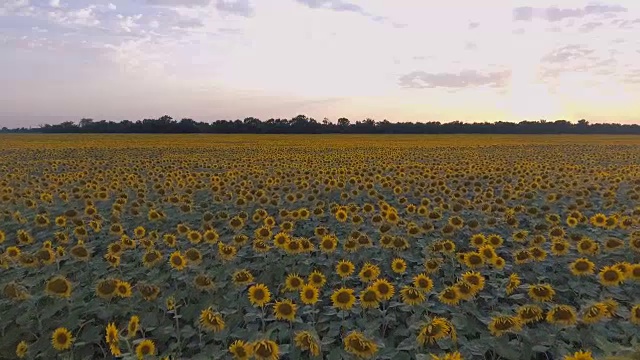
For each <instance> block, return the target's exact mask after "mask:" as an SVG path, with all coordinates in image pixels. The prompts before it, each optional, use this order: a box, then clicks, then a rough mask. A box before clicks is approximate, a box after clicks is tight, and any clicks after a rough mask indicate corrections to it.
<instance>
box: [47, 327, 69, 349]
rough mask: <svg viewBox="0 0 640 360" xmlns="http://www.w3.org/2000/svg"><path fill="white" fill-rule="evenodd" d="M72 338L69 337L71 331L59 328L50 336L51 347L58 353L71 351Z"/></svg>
mask: <svg viewBox="0 0 640 360" xmlns="http://www.w3.org/2000/svg"><path fill="white" fill-rule="evenodd" d="M73 340H74V339H73V336H72V335H71V331H69V330H67V328H64V327H59V328H57V329H55V330H54V331H53V334H52V335H51V345H53V348H54V349H56V350H58V351H64V350H69V349H71V345H72V344H73Z"/></svg>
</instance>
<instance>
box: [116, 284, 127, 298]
mask: <svg viewBox="0 0 640 360" xmlns="http://www.w3.org/2000/svg"><path fill="white" fill-rule="evenodd" d="M116 295H117V296H119V297H121V298H128V297H131V284H129V282H128V281H122V280H118V282H117V283H116Z"/></svg>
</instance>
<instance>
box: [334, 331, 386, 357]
mask: <svg viewBox="0 0 640 360" xmlns="http://www.w3.org/2000/svg"><path fill="white" fill-rule="evenodd" d="M343 344H344V349H345V351H346V352H348V353H349V354H352V355H355V356H356V357H358V358H363V359H369V358H372V357H374V356H375V354H376V353H377V352H378V345H377V344H376V343H375V342H374V341H373V340H371V339H368V338H367V337H365V336H364V334H363V333H361V332H359V331H352V332H350V333H349V334H347V335H346V336H345V337H344V339H343Z"/></svg>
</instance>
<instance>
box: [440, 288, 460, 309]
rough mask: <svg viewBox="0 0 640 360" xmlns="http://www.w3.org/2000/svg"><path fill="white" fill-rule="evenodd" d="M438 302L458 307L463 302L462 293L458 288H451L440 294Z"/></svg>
mask: <svg viewBox="0 0 640 360" xmlns="http://www.w3.org/2000/svg"><path fill="white" fill-rule="evenodd" d="M438 300H440V302H441V303H443V304H447V305H451V306H455V305H458V303H459V302H460V300H461V296H460V292H459V290H458V288H457V287H455V286H449V287H447V288H445V289H444V290H442V291H441V292H440V293H439V294H438Z"/></svg>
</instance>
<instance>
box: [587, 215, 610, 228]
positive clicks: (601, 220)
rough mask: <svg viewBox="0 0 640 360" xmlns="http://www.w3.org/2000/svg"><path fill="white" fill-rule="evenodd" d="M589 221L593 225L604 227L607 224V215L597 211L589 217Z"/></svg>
mask: <svg viewBox="0 0 640 360" xmlns="http://www.w3.org/2000/svg"><path fill="white" fill-rule="evenodd" d="M589 222H590V223H591V225H593V226H596V227H604V226H605V225H606V224H607V217H606V215H604V214H602V213H597V214H595V215H593V216H592V217H591V218H590V219H589Z"/></svg>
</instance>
